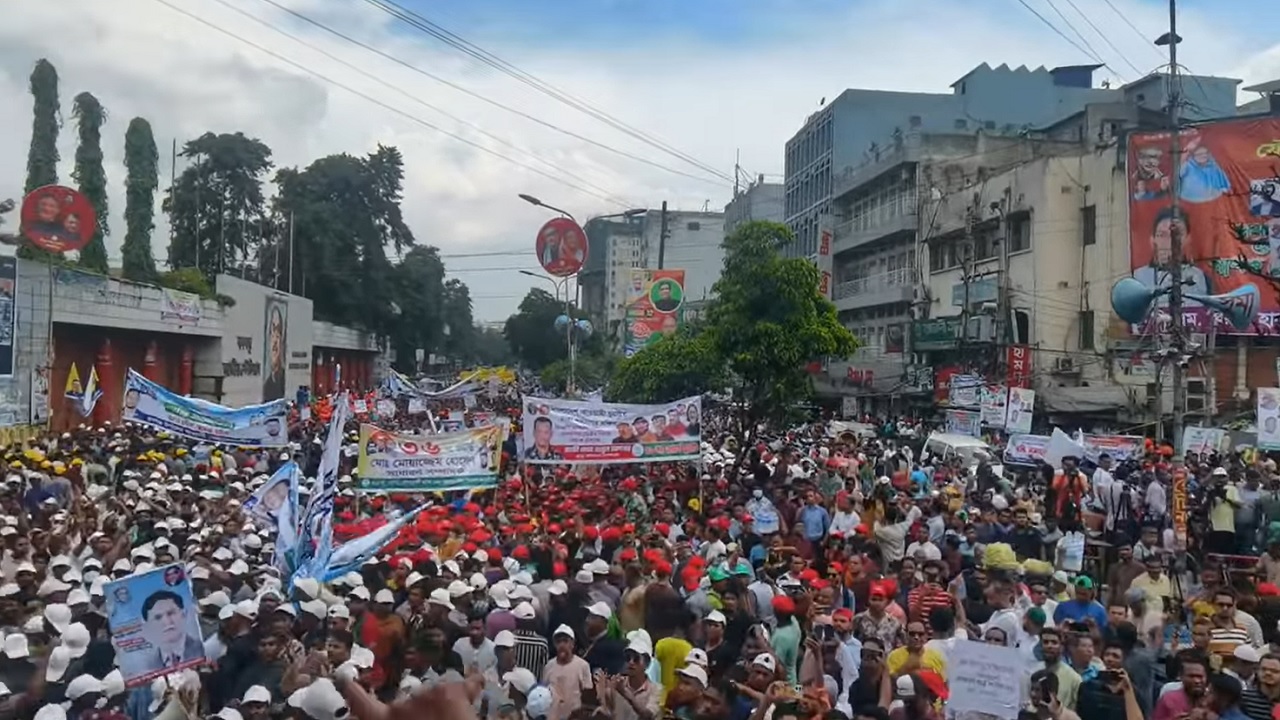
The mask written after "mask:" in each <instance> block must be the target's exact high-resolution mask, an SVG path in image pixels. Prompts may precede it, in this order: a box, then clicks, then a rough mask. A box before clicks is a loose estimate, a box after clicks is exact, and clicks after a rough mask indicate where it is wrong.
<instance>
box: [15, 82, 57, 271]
mask: <svg viewBox="0 0 1280 720" xmlns="http://www.w3.org/2000/svg"><path fill="white" fill-rule="evenodd" d="M31 97H32V99H33V100H34V101H35V107H34V113H33V115H34V117H33V119H32V121H31V149H30V150H28V151H27V184H26V190H25V192H28V193H29V192H31V191H32V190H35V189H36V188H38V187H42V186H45V185H53V184H55V183H57V182H58V128H59V126H60V125H61V117H60V111H59V109H58V71H57V69H56V68H54V67H53V64H52V63H50V62H49V61H48V60H45V59H43V58H41V59H40V60H39V61H37V62H36V67H35V69H34V70H32V71H31ZM18 256H19V257H24V258H30V259H36V260H43V261H45V262H48V261H50V260H51V259H52V258H51V256H50V254H49V253H47V252H45V251H43V250H41V249H39V248H36V247H33V246H32V245H30V244H28V243H23V244H22V245H21V246H19V247H18Z"/></svg>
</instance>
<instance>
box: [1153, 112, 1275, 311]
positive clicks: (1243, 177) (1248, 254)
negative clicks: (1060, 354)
mask: <svg viewBox="0 0 1280 720" xmlns="http://www.w3.org/2000/svg"><path fill="white" fill-rule="evenodd" d="M1178 142H1179V146H1180V150H1181V158H1180V162H1179V167H1178V168H1177V173H1178V176H1177V177H1178V183H1177V185H1178V206H1177V208H1174V206H1173V197H1172V195H1171V192H1172V189H1173V185H1174V183H1173V182H1172V180H1173V172H1174V168H1173V167H1172V160H1173V158H1172V144H1173V134H1172V133H1171V132H1156V133H1135V134H1134V135H1133V136H1132V138H1131V140H1130V143H1129V158H1128V180H1129V183H1128V190H1129V239H1130V245H1129V250H1130V262H1131V266H1130V268H1131V270H1132V272H1133V276H1134V277H1135V278H1137V279H1138V280H1140V281H1142V282H1143V284H1145V285H1147V286H1148V287H1163V288H1168V287H1169V286H1170V279H1171V277H1172V275H1173V273H1172V272H1171V269H1170V267H1169V265H1168V262H1169V258H1170V238H1171V236H1172V235H1173V233H1174V232H1181V234H1182V239H1183V241H1182V257H1183V262H1182V269H1181V277H1182V281H1183V289H1184V292H1187V293H1193V294H1204V295H1220V294H1222V293H1226V292H1230V291H1232V290H1235V289H1236V288H1239V287H1242V286H1244V285H1249V284H1252V285H1256V286H1257V288H1258V290H1259V292H1260V293H1261V312H1260V313H1259V315H1258V319H1257V321H1256V322H1255V323H1253V325H1252V326H1251V327H1249V328H1247V329H1246V330H1244V331H1240V330H1237V329H1235V328H1234V327H1233V326H1232V325H1231V324H1230V323H1228V322H1227V321H1226V319H1225V318H1224V317H1223V316H1222V315H1221V314H1220V313H1211V312H1210V311H1209V310H1208V308H1205V307H1204V306H1203V305H1201V304H1200V303H1199V302H1197V301H1195V300H1188V301H1187V303H1186V312H1185V313H1184V322H1185V323H1186V325H1187V326H1188V327H1190V328H1192V331H1193V332H1205V331H1207V330H1208V329H1209V323H1210V322H1211V321H1212V320H1211V318H1215V317H1216V318H1217V332H1219V333H1228V334H1236V335H1239V334H1245V335H1254V334H1271V333H1273V332H1276V331H1277V329H1280V294H1278V293H1277V291H1276V288H1275V286H1274V285H1273V284H1272V283H1271V282H1270V281H1269V279H1270V278H1276V279H1277V280H1280V119H1278V118H1274V117H1271V118H1246V119H1240V120H1226V121H1222V122H1215V123H1207V124H1204V125H1198V126H1195V127H1192V128H1187V129H1184V130H1182V131H1181V132H1180V133H1179V136H1178ZM1157 302H1158V304H1159V306H1161V307H1164V306H1167V305H1168V302H1169V298H1168V296H1167V295H1163V296H1161V297H1160V298H1159V300H1158V301H1157Z"/></svg>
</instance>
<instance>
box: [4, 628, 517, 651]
mask: <svg viewBox="0 0 1280 720" xmlns="http://www.w3.org/2000/svg"><path fill="white" fill-rule="evenodd" d="M22 639H23V640H26V638H25V637H24V638H22ZM493 645H494V647H504V648H513V647H515V646H516V634H515V633H513V632H511V631H510V630H502V631H499V632H498V634H497V635H495V636H494V638H493Z"/></svg>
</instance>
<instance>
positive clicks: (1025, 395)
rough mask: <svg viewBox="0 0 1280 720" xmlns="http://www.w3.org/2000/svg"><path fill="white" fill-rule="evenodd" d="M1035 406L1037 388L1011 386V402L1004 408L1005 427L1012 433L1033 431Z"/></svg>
mask: <svg viewBox="0 0 1280 720" xmlns="http://www.w3.org/2000/svg"><path fill="white" fill-rule="evenodd" d="M1035 408H1036V391H1035V390H1028V389H1027V388H1020V387H1011V388H1009V402H1008V403H1007V404H1006V405H1005V409H1004V413H1005V419H1004V429H1005V430H1008V431H1009V432H1011V433H1029V432H1031V419H1032V417H1033V416H1034V415H1035Z"/></svg>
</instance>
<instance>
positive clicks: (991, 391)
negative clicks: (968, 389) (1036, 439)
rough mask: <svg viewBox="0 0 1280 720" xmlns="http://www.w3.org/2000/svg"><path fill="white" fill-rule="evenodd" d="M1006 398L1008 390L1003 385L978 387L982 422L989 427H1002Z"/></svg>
mask: <svg viewBox="0 0 1280 720" xmlns="http://www.w3.org/2000/svg"><path fill="white" fill-rule="evenodd" d="M1008 399H1009V390H1008V389H1007V388H1005V386H1003V385H983V386H981V387H979V388H978V409H979V411H980V412H981V413H982V424H983V425H988V426H990V427H999V428H1002V427H1004V421H1005V405H1006V403H1007V402H1008ZM1028 429H1030V428H1028Z"/></svg>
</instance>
